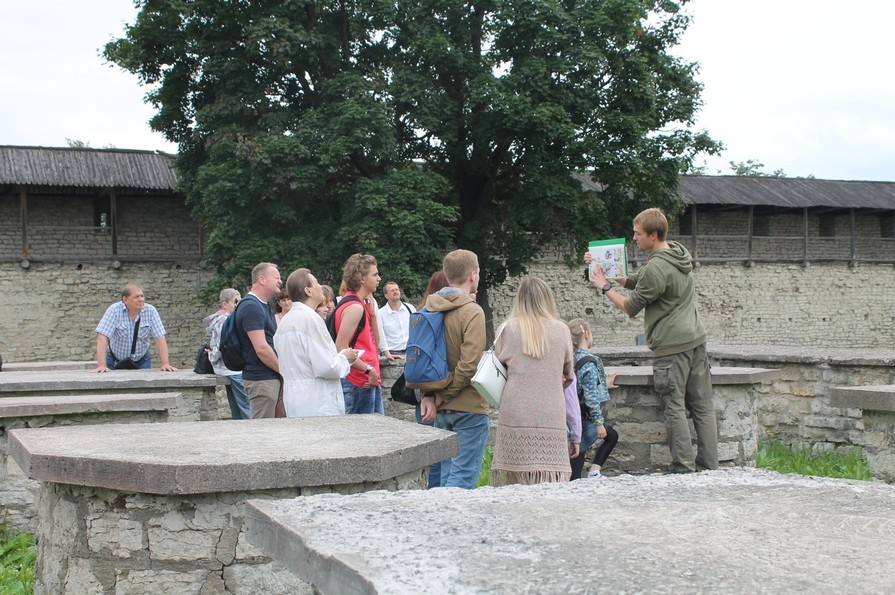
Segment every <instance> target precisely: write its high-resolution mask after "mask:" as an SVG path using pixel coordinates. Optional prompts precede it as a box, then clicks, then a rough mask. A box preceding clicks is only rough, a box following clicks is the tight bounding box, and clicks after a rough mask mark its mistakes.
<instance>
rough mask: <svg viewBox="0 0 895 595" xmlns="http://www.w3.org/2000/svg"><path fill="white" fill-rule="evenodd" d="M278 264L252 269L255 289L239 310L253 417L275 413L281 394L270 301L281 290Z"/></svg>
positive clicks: (238, 323) (245, 381)
mask: <svg viewBox="0 0 895 595" xmlns="http://www.w3.org/2000/svg"><path fill="white" fill-rule="evenodd" d="M281 283H282V280H281V279H280V271H279V270H278V269H277V265H275V264H271V263H269V262H262V263H261V264H259V265H257V266H256V267H255V268H254V269H252V289H251V291H249V293H248V294H246V296H245V297H244V298H243V299H242V302H241V303H240V304H239V308H237V310H236V313H235V314H234V316H236V321H235V323H236V330H237V334H238V336H239V344H240V346H241V347H242V355H243V357H244V358H245V368H244V369H243V371H242V380H243V384H245V388H246V392H247V393H248V395H249V406H250V409H251V414H252V419H261V418H265V417H274V416H275V412H276V406H277V399H279V396H280V390H281V388H280V385H281V381H280V362H279V360H278V359H277V352H276V351H274V348H273V335H274V333H275V332H276V330H277V326H276V322H275V321H274V314H273V312H272V311H271V308H270V306H269V305H268V302H269V301H270V300H271V298H273V297H274V296H275V295H277V294H278V293H279V291H280V284H281Z"/></svg>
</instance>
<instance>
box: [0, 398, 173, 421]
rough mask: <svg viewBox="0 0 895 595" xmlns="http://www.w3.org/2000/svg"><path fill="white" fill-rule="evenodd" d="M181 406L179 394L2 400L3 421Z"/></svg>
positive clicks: (0, 413)
mask: <svg viewBox="0 0 895 595" xmlns="http://www.w3.org/2000/svg"><path fill="white" fill-rule="evenodd" d="M179 406H180V393H174V392H171V393H149V394H133V393H122V394H106V393H103V394H99V395H95V394H89V393H77V394H75V395H69V396H60V395H46V396H44V395H34V396H30V397H7V398H5V399H0V419H2V418H12V417H37V416H44V415H71V414H77V413H106V412H111V411H166V410H168V409H173V408H175V407H179Z"/></svg>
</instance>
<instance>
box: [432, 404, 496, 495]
mask: <svg viewBox="0 0 895 595" xmlns="http://www.w3.org/2000/svg"><path fill="white" fill-rule="evenodd" d="M435 427H436V428H441V429H442V430H448V431H449V432H454V433H456V434H457V441H458V442H459V443H460V444H459V445H460V452H459V453H457V455H456V456H454V457H452V458H450V459H447V460H444V461H442V462H441V487H443V488H466V489H467V490H471V489H473V488H475V485H476V483H478V481H479V473H480V472H481V470H482V459H483V458H484V456H485V444H486V443H487V442H488V432H489V431H490V430H491V420H490V419H489V418H488V416H487V415H485V414H484V413H466V412H463V411H439V412H438V415H437V416H435Z"/></svg>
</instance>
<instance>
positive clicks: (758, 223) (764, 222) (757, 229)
mask: <svg viewBox="0 0 895 595" xmlns="http://www.w3.org/2000/svg"><path fill="white" fill-rule="evenodd" d="M752 235H753V236H759V237H763V238H767V237H770V235H771V216H770V215H768V214H765V213H754V214H753V215H752Z"/></svg>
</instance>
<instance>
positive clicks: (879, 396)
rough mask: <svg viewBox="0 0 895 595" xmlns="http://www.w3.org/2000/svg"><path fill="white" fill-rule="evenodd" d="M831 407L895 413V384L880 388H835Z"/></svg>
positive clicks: (831, 393)
mask: <svg viewBox="0 0 895 595" xmlns="http://www.w3.org/2000/svg"><path fill="white" fill-rule="evenodd" d="M830 405H832V406H833V407H842V408H844V409H865V410H868V411H895V384H884V385H878V386H834V387H833V388H831V389H830Z"/></svg>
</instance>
